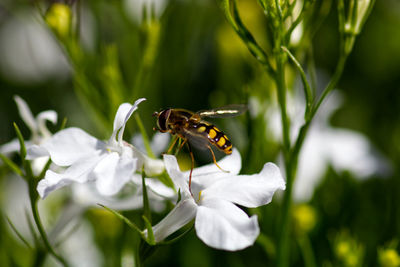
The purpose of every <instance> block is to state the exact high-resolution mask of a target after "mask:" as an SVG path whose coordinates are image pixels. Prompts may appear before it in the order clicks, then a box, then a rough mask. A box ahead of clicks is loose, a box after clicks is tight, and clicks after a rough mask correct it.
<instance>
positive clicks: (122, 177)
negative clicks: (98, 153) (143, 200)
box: [93, 152, 137, 196]
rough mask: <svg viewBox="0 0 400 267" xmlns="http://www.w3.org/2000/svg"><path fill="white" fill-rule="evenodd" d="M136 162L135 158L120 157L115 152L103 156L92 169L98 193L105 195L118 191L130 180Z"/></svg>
mask: <svg viewBox="0 0 400 267" xmlns="http://www.w3.org/2000/svg"><path fill="white" fill-rule="evenodd" d="M136 163H137V159H134V158H131V157H120V156H119V154H118V153H116V152H112V153H110V154H108V155H107V156H105V157H104V158H103V159H102V160H101V161H99V162H98V164H97V166H96V167H95V169H94V170H93V175H94V177H95V178H96V186H97V190H98V191H99V193H100V194H102V195H105V196H111V195H115V194H116V193H118V192H119V191H120V190H121V188H122V187H123V186H124V185H125V184H126V183H127V182H129V181H130V180H131V178H132V175H133V172H134V171H135V170H136Z"/></svg>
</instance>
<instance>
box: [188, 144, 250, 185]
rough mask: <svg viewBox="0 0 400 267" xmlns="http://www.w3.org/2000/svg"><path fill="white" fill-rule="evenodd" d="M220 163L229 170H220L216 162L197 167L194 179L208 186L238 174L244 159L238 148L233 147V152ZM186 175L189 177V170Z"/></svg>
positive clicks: (219, 163) (193, 175) (194, 171)
mask: <svg viewBox="0 0 400 267" xmlns="http://www.w3.org/2000/svg"><path fill="white" fill-rule="evenodd" d="M217 163H218V165H219V166H220V167H221V168H222V169H223V170H226V171H229V172H228V173H227V172H223V171H222V170H220V169H219V168H218V167H217V166H216V165H215V164H214V163H210V164H208V165H205V166H202V167H199V168H195V169H194V170H193V174H192V180H193V182H195V183H198V184H201V185H203V186H204V187H208V186H210V185H211V184H213V183H215V182H216V181H217V180H219V179H221V178H224V177H228V176H232V175H235V174H238V173H239V172H240V169H241V168H242V159H241V157H240V153H239V151H238V150H237V149H235V148H234V149H233V151H232V154H231V155H229V156H226V157H224V158H223V159H221V160H220V161H218V162H217ZM184 175H185V177H189V171H186V172H184Z"/></svg>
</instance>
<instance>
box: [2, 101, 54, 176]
mask: <svg viewBox="0 0 400 267" xmlns="http://www.w3.org/2000/svg"><path fill="white" fill-rule="evenodd" d="M14 100H15V103H16V104H17V107H18V112H19V115H20V116H21V118H22V120H23V121H24V122H25V124H26V125H27V126H28V128H29V130H30V131H31V137H30V139H29V140H26V141H25V146H26V148H27V149H29V147H31V146H32V145H40V144H42V143H43V142H45V141H46V140H48V139H49V138H50V137H51V135H52V134H51V133H50V131H49V130H48V129H47V127H46V122H47V121H50V122H51V123H53V124H56V123H57V113H56V112H55V111H53V110H46V111H42V112H40V113H39V114H38V115H37V116H36V118H35V117H34V116H33V114H32V112H31V110H30V109H29V106H28V104H27V103H26V102H25V101H24V100H23V99H22V98H21V97H19V96H17V95H16V96H14ZM19 150H20V145H19V141H18V139H17V138H15V139H13V140H12V141H10V142H9V143H6V144H4V145H2V146H0V153H2V154H4V155H6V156H8V155H10V154H12V153H16V152H19ZM47 160H48V157H47V158H46V157H44V158H40V159H36V160H34V161H33V164H32V167H33V171H34V173H35V174H37V173H39V172H40V171H41V170H42V169H43V167H44V165H45V164H46V162H47Z"/></svg>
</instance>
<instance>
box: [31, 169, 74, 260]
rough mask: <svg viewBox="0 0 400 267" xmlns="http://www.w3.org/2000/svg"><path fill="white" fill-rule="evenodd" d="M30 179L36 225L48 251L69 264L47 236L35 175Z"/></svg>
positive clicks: (32, 207)
mask: <svg viewBox="0 0 400 267" xmlns="http://www.w3.org/2000/svg"><path fill="white" fill-rule="evenodd" d="M28 181H29V198H30V203H31V209H32V214H33V219H34V220H35V224H36V227H37V228H38V230H39V233H40V236H41V238H42V240H43V243H44V245H45V247H46V249H47V251H48V252H49V253H50V254H51V255H53V256H54V257H55V258H56V259H57V260H58V261H59V262H60V263H61V264H62V265H63V266H68V265H67V263H66V261H65V260H64V259H63V258H62V257H61V256H60V255H58V254H57V253H56V252H55V251H54V249H53V247H52V246H51V244H50V242H49V240H48V238H47V234H46V232H45V230H44V227H43V225H42V222H41V220H40V216H39V211H38V207H37V200H38V193H37V192H36V183H35V180H34V178H33V177H29V178H28Z"/></svg>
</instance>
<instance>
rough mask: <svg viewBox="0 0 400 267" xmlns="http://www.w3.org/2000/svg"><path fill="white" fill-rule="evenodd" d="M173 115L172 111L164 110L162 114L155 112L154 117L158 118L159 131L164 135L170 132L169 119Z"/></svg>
mask: <svg viewBox="0 0 400 267" xmlns="http://www.w3.org/2000/svg"><path fill="white" fill-rule="evenodd" d="M170 115H171V109H170V108H168V109H164V110H162V111H160V112H154V113H153V116H157V127H158V130H159V131H160V132H162V133H164V132H167V131H168V127H167V125H168V119H169V116H170Z"/></svg>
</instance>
